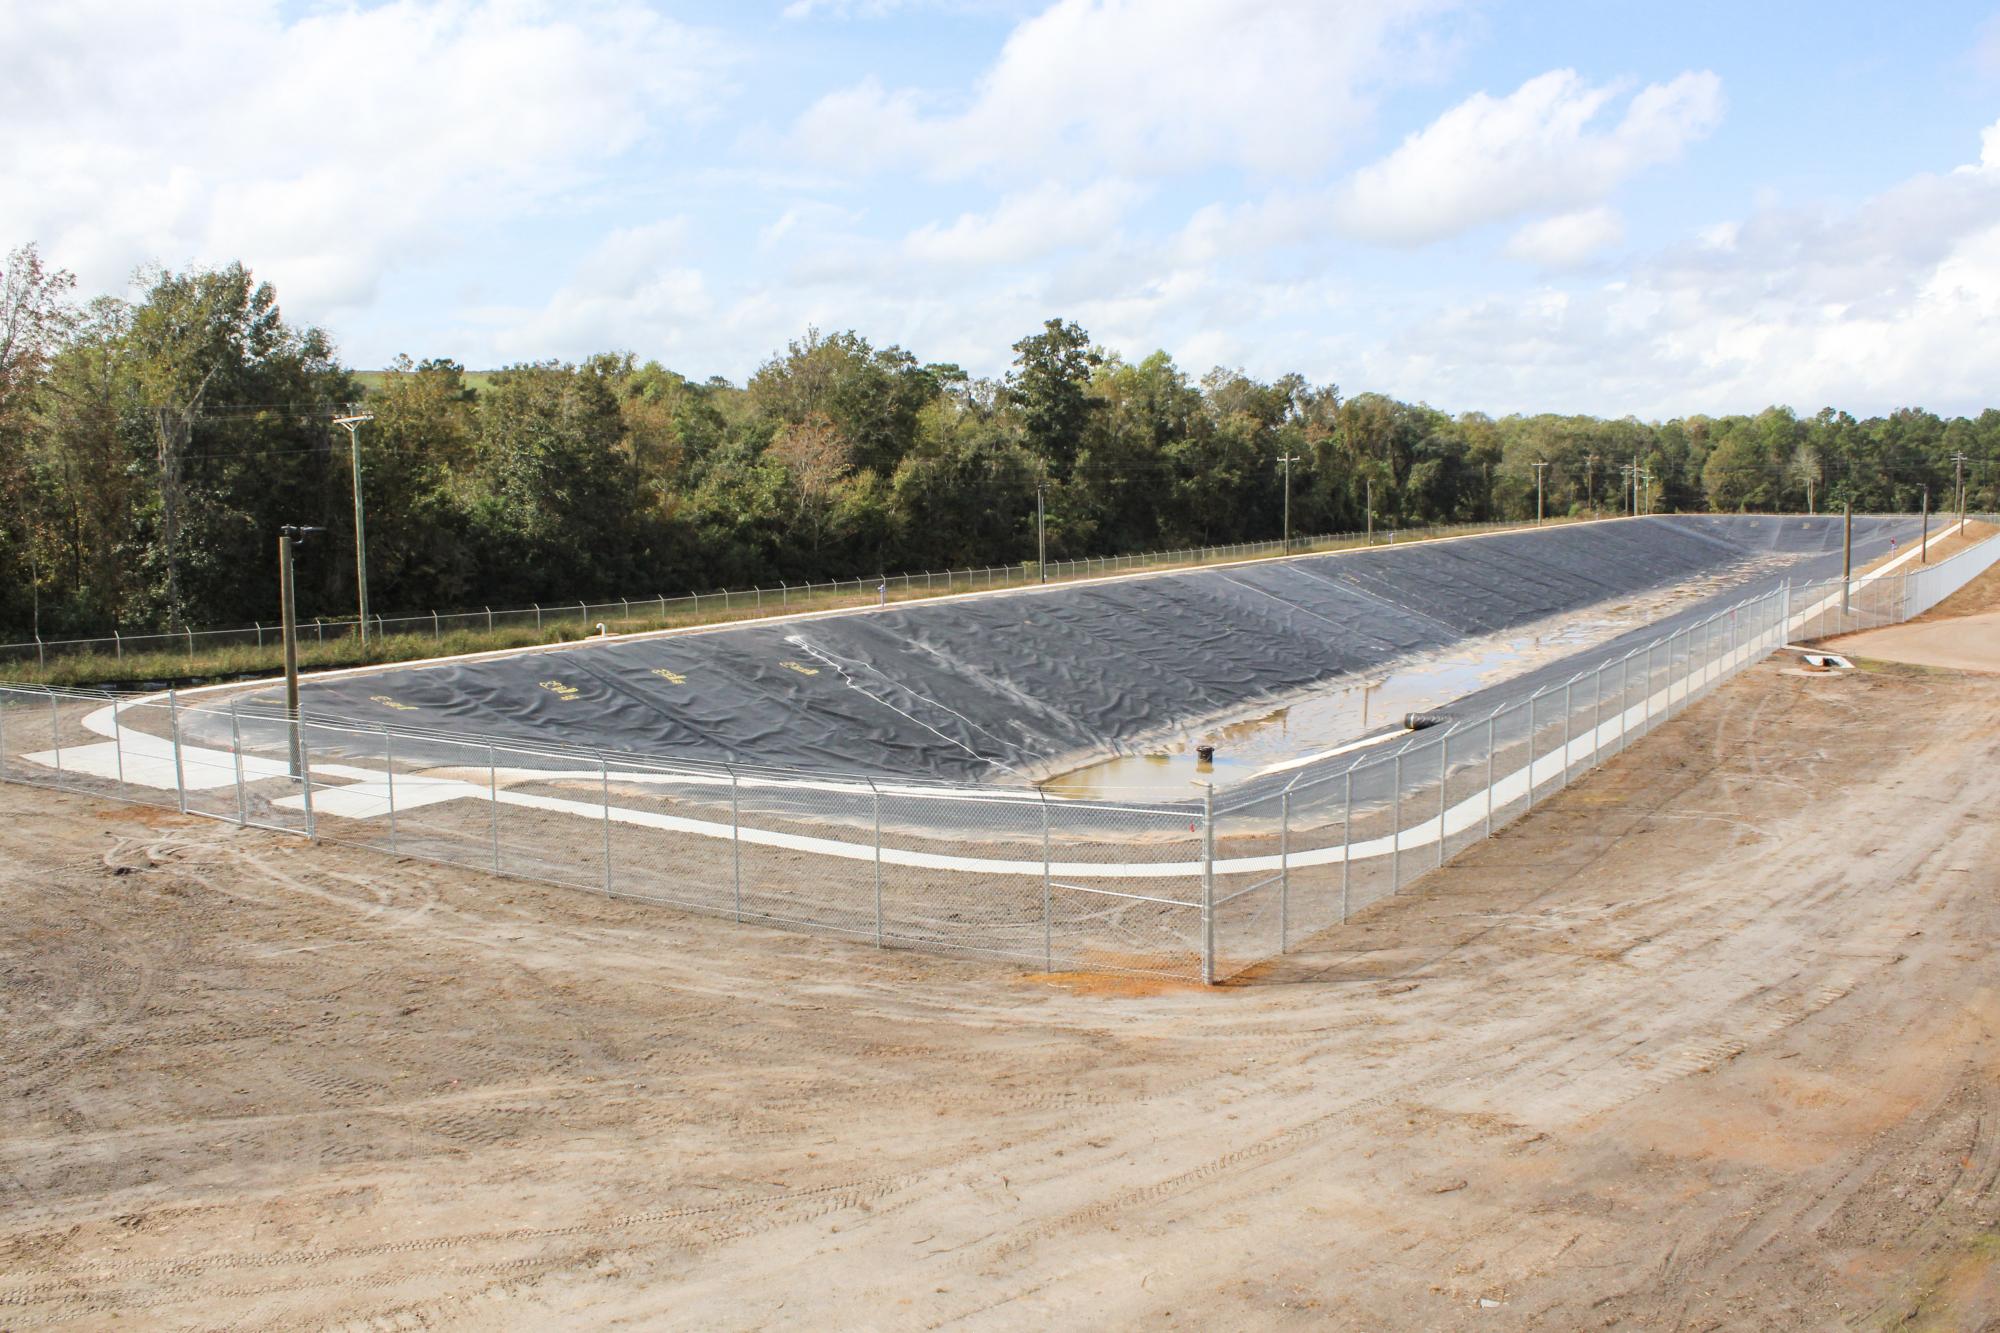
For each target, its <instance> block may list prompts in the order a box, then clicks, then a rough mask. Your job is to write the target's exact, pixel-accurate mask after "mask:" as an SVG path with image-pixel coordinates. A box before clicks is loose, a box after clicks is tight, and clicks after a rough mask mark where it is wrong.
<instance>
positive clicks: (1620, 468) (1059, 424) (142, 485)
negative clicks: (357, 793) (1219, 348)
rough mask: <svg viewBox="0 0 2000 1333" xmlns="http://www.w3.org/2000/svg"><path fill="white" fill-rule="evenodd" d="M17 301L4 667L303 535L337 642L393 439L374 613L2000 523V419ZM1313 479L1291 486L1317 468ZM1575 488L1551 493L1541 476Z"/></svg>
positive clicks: (313, 592) (230, 609) (123, 619)
mask: <svg viewBox="0 0 2000 1333" xmlns="http://www.w3.org/2000/svg"><path fill="white" fill-rule="evenodd" d="M3 276H4V281H0V636H4V637H6V638H9V639H13V638H26V637H28V636H29V635H30V634H33V633H39V634H40V635H41V636H43V637H45V638H47V637H60V636H62V635H65V634H85V633H97V632H102V631H104V630H107V629H109V628H111V627H112V626H114V625H115V626H118V627H120V628H123V629H126V630H141V629H161V628H179V627H182V626H184V625H189V624H194V625H201V624H223V623H236V622H248V621H251V620H259V619H264V620H268V619H270V618H271V617H272V615H273V604H274V600H275V599H274V591H273V584H274V575H273V570H272V565H273V547H274V541H275V538H276V535H277V531H278V529H279V527H280V526H281V525H284V524H301V525H309V526H314V527H319V528H322V529H324V530H325V535H324V537H323V538H321V539H319V540H318V541H317V542H316V543H315V544H314V545H312V546H309V547H308V548H307V549H306V550H305V551H304V552H303V553H302V556H301V560H300V565H299V575H298V578H299V591H300V602H301V607H302V610H303V612H304V613H305V614H307V615H314V614H323V615H328V616H338V615H343V614H351V613H352V608H353V606H354V577H355V575H354V569H353V562H352V556H351V552H352V549H353V527H352V524H353V515H352V498H351V497H352V490H351V486H352V475H351V472H350V464H349V450H348V437H347V435H346V433H345V432H344V431H341V430H339V429H337V428H336V427H334V426H333V425H332V424H331V423H332V419H333V418H334V417H335V416H337V415H340V414H341V413H342V412H344V411H346V410H349V409H350V407H351V406H353V405H359V406H360V408H361V410H364V411H367V412H370V413H372V414H373V415H374V420H373V421H372V422H369V423H367V424H366V425H364V426H363V427H362V428H361V436H360V439H361V451H360V452H361V463H362V473H363V478H364V487H365V495H366V501H367V533H368V548H369V583H370V601H371V604H372V605H373V606H374V607H376V608H379V609H381V610H383V611H384V612H385V613H390V614H393V613H394V612H396V611H400V610H423V609H429V608H433V607H446V608H449V607H477V606H481V605H492V606H503V605H507V606H512V605H522V604H526V603H528V602H531V601H541V602H556V601H574V600H577V599H580V598H587V599H591V600H603V599H611V598H616V597H619V596H634V597H636V596H648V595H654V594H667V595H673V594H677V593H680V592H683V591H688V590H707V589H713V588H719V587H723V586H744V585H746V584H750V583H759V582H761V583H776V582H777V581H779V580H781V579H782V580H786V581H790V582H800V581H806V580H811V579H825V578H828V577H833V576H839V577H853V576H856V575H862V574H872V573H876V572H890V573H893V572H897V571H902V570H922V569H943V568H946V567H952V566H961V567H962V566H966V565H990V564H1003V563H1011V562H1017V561H1021V560H1024V559H1032V558H1033V556H1034V553H1035V537H1036V534H1035V511H1036V501H1037V497H1038V494H1039V496H1040V498H1041V500H1042V502H1043V505H1044V508H1045V512H1046V515H1047V517H1046V525H1047V536H1048V546H1049V554H1050V557H1051V558H1058V557H1071V556H1082V555H1102V554H1110V553H1118V552H1128V551H1135V550H1144V549H1149V548H1163V547H1180V546H1189V545H1219V544H1224V543H1230V542H1239V541H1255V540H1270V539H1274V538H1276V537H1277V536H1278V534H1279V531H1280V527H1281V524H1282V522H1283V512H1282V511H1283V505H1284V494H1285V484H1286V479H1287V472H1288V471H1289V479H1290V495H1291V522H1292V531H1293V532H1294V533H1295V534H1304V533H1318V532H1341V531H1354V530H1358V529H1360V528H1361V527H1363V526H1365V525H1366V523H1367V522H1368V521H1369V515H1370V512H1371V509H1372V514H1373V521H1374V523H1375V524H1376V526H1378V527H1395V526H1398V525H1408V524H1417V523H1438V522H1470V521H1483V520H1492V519H1525V518H1532V517H1533V516H1534V514H1535V511H1536V503H1537V496H1536V478H1537V473H1538V472H1539V473H1540V476H1541V482H1542V494H1541V503H1542V505H1543V507H1544V510H1545V512H1547V513H1549V514H1551V515H1556V514H1577V513H1589V512H1617V511H1618V510H1620V509H1621V508H1629V507H1630V506H1631V505H1632V504H1633V503H1634V502H1635V496H1634V494H1633V490H1632V488H1630V487H1629V485H1628V479H1629V478H1630V477H1631V476H1632V475H1633V473H1634V471H1635V470H1636V472H1637V474H1638V476H1639V477H1640V479H1641V480H1640V484H1639V486H1638V488H1637V489H1638V494H1637V496H1636V501H1637V503H1639V504H1640V505H1641V506H1643V507H1645V508H1648V509H1651V510H1655V511H1693V510H1703V509H1710V510H1723V511H1737V510H1784V511H1798V510H1805V509H1807V508H1808V507H1811V508H1815V509H1819V510H1822V511H1825V510H1833V509H1837V508H1838V507H1840V506H1841V505H1843V504H1848V503H1852V504H1853V505H1854V506H1855V507H1856V508H1857V509H1863V510H1914V509H1916V508H1917V507H1918V506H1919V504H1920V503H1921V500H1922V497H1923V495H1924V493H1925V491H1926V489H1928V492H1929V495H1930V497H1931V502H1932V506H1933V508H1937V509H1944V508H1948V507H1949V506H1950V505H1951V503H1952V499H1953V495H1954V491H1953V486H1954V482H1955V479H1956V476H1957V474H1958V467H1959V465H1958V464H1957V463H1955V462H1954V459H1955V458H1960V457H1962V458H1964V459H1965V460H1967V462H1966V464H1965V467H1966V469H1967V471H1966V476H1967V478H1968V482H1969V490H1970V502H1971V504H1972V507H1974V508H1980V509H1990V508H1993V507H1995V503H1996V495H1995V482H1996V479H2000V470H1996V469H1995V468H1994V466H1993V460H1995V459H1996V457H2000V411H1994V410H1991V409H1989V410H1987V411H1985V412H1982V413H1981V414H1980V415H1979V416H1977V417H1973V418H1968V417H1952V418H1944V417H1940V416H1939V415H1937V414H1935V413H1932V412H1927V411H1923V410H1920V409H1916V408H1909V409H1904V410H1901V411H1897V412H1894V413H1891V414H1890V415H1888V416H1885V417H1869V418H1866V419H1860V420H1857V419H1856V418H1854V417H1852V416H1850V415H1848V414H1847V413H1844V412H1840V411H1836V410H1834V409H1832V408H1828V409H1826V410H1824V411H1821V412H1819V413H1817V414H1816V415H1814V416H1810V417H1800V416H1798V415H1796V414H1795V413H1794V412H1793V411H1791V410H1790V409H1788V408H1783V407H1772V408H1769V409H1767V410H1765V411H1763V412H1759V413H1757V414H1755V415H1736V416H1713V417H1711V416H1689V417H1685V418H1679V419H1675V420H1671V421H1665V422H1643V421H1638V420H1635V419H1632V418H1629V417H1628V418H1621V419H1603V418H1598V417H1590V416H1574V415H1555V414H1540V415H1532V416H1528V415H1512V416H1504V417H1492V416H1488V415H1486V414H1484V413H1479V412H1466V413H1461V414H1458V415H1453V414H1450V413H1446V412H1442V411H1439V410H1437V409H1435V408H1432V407H1429V406H1426V405H1424V404H1421V403H1405V402H1400V401H1398V400H1396V399H1394V398H1391V397H1388V396H1386V395H1383V394H1379V393H1358V394H1354V395H1351V396H1349V395H1345V394H1343V393H1342V391H1341V389H1340V388H1339V386H1337V385H1334V384H1319V383H1313V382H1311V381H1309V380H1308V379H1306V378H1305V377H1304V376H1301V375H1284V376H1280V377H1279V378H1277V379H1275V380H1271V381H1268V382H1267V381H1262V380H1258V379H1255V378H1253V377H1251V376H1248V375H1245V374H1243V373H1242V372H1240V371H1236V370H1229V369H1223V368H1217V369H1214V370H1211V371H1209V372H1207V373H1206V374H1204V375H1202V376H1200V377H1199V378H1196V377H1194V376H1192V375H1190V374H1189V373H1188V372H1187V371H1186V370H1184V369H1182V368H1181V367H1179V366H1177V365H1175V364H1174V362H1173V360H1172V359H1171V358H1170V357H1168V356H1167V355H1166V354H1165V353H1163V352H1155V353H1153V354H1152V355H1150V356H1147V357H1145V358H1143V359H1141V360H1136V361H1134V360H1128V359H1126V358H1125V357H1123V356H1121V355H1119V354H1118V353H1116V352H1113V351H1110V350H1108V349H1105V348H1102V347H1099V346H1097V345H1096V344H1094V343H1093V342H1092V340H1091V338H1090V336H1089V334H1088V333H1087V332H1086V331H1085V330H1083V329H1082V328H1080V327H1078V326H1077V325H1076V324H1075V323H1073V322H1069V321H1064V320H1055V319H1052V320H1049V321H1047V323H1046V324H1044V326H1043V327H1042V328H1041V329H1039V330H1037V331H1034V332H1031V333H1029V334H1027V335H1026V336H1025V337H1023V338H1021V339H1020V341H1018V342H1016V343H1014V344H1013V351H1014V354H1015V356H1014V361H1013V363H1012V366H1011V368H1010V369H1009V370H1008V371H1007V372H1006V373H1005V374H1004V375H1003V376H1001V377H1000V378H997V379H985V378H979V377H976V376H972V375H969V374H967V373H966V372H965V371H964V370H962V369H960V368H959V367H957V366H955V365H950V364H944V363H939V362H925V361H921V360H919V359H918V357H917V356H915V355H914V354H912V353H910V352H908V351H905V350H904V349H902V348H900V347H895V346H886V347H878V346H876V345H874V344H872V343H871V342H870V341H869V340H868V339H867V338H866V337H864V336H862V335H861V334H859V333H856V332H851V331H850V332H841V333H831V334H823V333H821V332H819V331H817V330H808V331H806V332H805V333H804V334H803V335H802V336H801V337H800V338H798V339H797V340H796V341H794V342H792V343H790V344H789V345H788V346H787V347H785V348H784V349H783V350H782V351H779V352H777V353H775V354H774V355H773V356H772V357H771V358H770V359H769V360H767V361H766V362H765V363H764V364H763V365H761V366H760V367H758V369H757V370H756V372H755V373H754V374H752V375H751V376H750V377H749V379H748V381H747V382H746V383H744V384H741V385H737V384H733V383H731V382H729V381H727V380H724V379H721V378H710V379H706V380H700V381H697V380H691V379H689V378H687V377H685V376H683V375H681V374H678V373H676V372H675V371H672V370H669V369H667V368H665V367H663V366H661V365H659V364H658V363H657V362H653V361H646V362H640V361H639V360H638V359H637V358H636V357H635V356H633V355H631V354H629V353H610V352H608V353H604V354H601V355H597V356H592V357H589V358H587V359H585V360H583V361H580V362H575V363H571V362H563V361H545V362H534V363H527V364H521V365H514V366H508V367H506V368H504V369H501V370H498V371H496V372H492V373H488V374H481V375H468V373H467V372H466V370H465V368H464V367H462V366H461V365H459V364H457V363H456V362H454V361H451V360H449V359H445V358H431V359H425V360H412V359H409V358H407V357H399V358H398V359H397V360H396V362H395V363H394V365H392V366H391V367H390V368H388V369H387V370H386V371H384V372H380V373H375V374H369V375H358V374H357V373H356V372H354V371H352V370H350V369H349V368H347V367H344V366H342V365H341V364H340V361H339V358H338V355H337V352H336V349H335V347H334V345H333V342H332V340H331V339H330V338H329V337H328V336H327V335H326V333H325V332H323V331H322V330H319V329H315V328H305V327H299V326H296V325H294V324H291V323H289V322H287V321H286V320H285V318H284V317H283V315H282V312H281V310H280V307H279V304H278V299H277V294H276V292H275V291H273V289H272V288H271V286H270V285H269V284H267V283H260V282H258V281H256V280H255V278H254V277H253V275H252V274H251V273H250V272H249V271H248V270H247V269H245V268H244V267H243V266H242V265H241V264H232V265H229V266H227V267H224V268H217V269H199V268H198V269H190V270H188V271H183V272H172V271H168V270H165V269H154V270H151V271H149V272H146V273H144V274H142V275H141V277H140V281H139V283H138V284H137V286H138V288H139V289H140V290H141V291H142V293H143V294H142V295H140V296H138V297H137V299H134V300H125V299H120V298H117V297H111V296H99V297H97V298H95V299H92V300H89V301H85V302H79V301H78V300H77V298H76V294H75V282H74V279H73V278H72V277H71V276H70V275H69V274H68V273H66V272H63V271H62V270H59V269H54V268H51V267H49V266H47V265H46V264H45V263H44V262H43V261H42V260H41V258H40V256H39V255H38V253H37V252H36V250H35V248H34V247H33V246H25V247H22V248H20V249H17V250H16V251H14V252H13V253H12V254H11V255H9V256H8V258H7V261H6V270H5V273H4V275H3ZM1285 460H1290V461H1289V462H1286V461H1285ZM1537 464H1540V465H1543V466H1541V467H1540V468H1539V469H1538V468H1537V466H1536V465H1537Z"/></svg>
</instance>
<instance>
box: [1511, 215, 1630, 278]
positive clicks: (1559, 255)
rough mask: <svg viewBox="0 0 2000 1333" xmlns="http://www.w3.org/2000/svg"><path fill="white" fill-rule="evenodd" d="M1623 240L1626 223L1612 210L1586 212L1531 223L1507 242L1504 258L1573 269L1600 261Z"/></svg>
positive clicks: (1547, 266)
mask: <svg viewBox="0 0 2000 1333" xmlns="http://www.w3.org/2000/svg"><path fill="white" fill-rule="evenodd" d="M1624 239H1625V220H1624V219H1623V218H1621V217H1619V216H1618V213H1617V211H1616V210H1615V209H1610V208H1604V207H1598V208H1585V209H1581V210H1579V211H1577V212H1575V213H1558V214H1556V216H1554V217H1552V218H1543V219H1541V220H1540V221H1539V222H1530V223H1528V224H1527V225H1526V226H1524V227H1522V228H1521V229H1520V230H1518V231H1516V232H1515V233H1514V234H1513V235H1512V236H1511V237H1509V238H1508V240H1507V256H1508V258H1510V259H1518V260H1520V261H1521V262H1523V263H1526V264H1538V265H1540V266H1541V267H1543V268H1549V269H1559V268H1576V267H1579V266H1581V265H1584V264H1588V263H1590V262H1591V261H1592V260H1594V259H1597V258H1599V257H1601V256H1602V255H1603V254H1604V252H1605V251H1607V250H1609V249H1611V248H1612V247H1613V246H1615V245H1617V244H1618V243H1619V242H1621V241H1623V240H1624Z"/></svg>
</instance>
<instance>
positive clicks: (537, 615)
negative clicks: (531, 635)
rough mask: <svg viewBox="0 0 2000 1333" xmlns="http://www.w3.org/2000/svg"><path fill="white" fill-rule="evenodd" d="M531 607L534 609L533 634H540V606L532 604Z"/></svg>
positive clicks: (536, 603)
mask: <svg viewBox="0 0 2000 1333" xmlns="http://www.w3.org/2000/svg"><path fill="white" fill-rule="evenodd" d="M531 605H533V607H534V608H535V633H537V634H540V633H541V632H542V604H541V603H540V602H534V603H531Z"/></svg>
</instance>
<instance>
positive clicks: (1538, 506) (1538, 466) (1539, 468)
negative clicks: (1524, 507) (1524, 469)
mask: <svg viewBox="0 0 2000 1333" xmlns="http://www.w3.org/2000/svg"><path fill="white" fill-rule="evenodd" d="M1529 466H1530V467H1532V468H1534V469H1535V522H1537V523H1540V522H1541V521H1542V472H1543V470H1544V469H1546V468H1547V467H1548V464H1547V463H1531V464H1529Z"/></svg>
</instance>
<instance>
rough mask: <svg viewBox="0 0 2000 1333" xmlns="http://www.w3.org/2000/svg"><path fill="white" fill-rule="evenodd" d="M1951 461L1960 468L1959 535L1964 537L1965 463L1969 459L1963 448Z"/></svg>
mask: <svg viewBox="0 0 2000 1333" xmlns="http://www.w3.org/2000/svg"><path fill="white" fill-rule="evenodd" d="M1951 461H1952V463H1953V465H1954V466H1956V467H1957V469H1958V535H1959V536H1961V537H1963V536H1964V535H1965V465H1966V463H1967V462H1968V461H1969V460H1968V459H1967V458H1966V456H1965V451H1964V450H1963V449H1961V450H1959V451H1958V452H1957V453H1955V454H1953V455H1952V456H1951Z"/></svg>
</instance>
